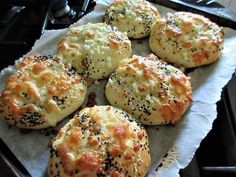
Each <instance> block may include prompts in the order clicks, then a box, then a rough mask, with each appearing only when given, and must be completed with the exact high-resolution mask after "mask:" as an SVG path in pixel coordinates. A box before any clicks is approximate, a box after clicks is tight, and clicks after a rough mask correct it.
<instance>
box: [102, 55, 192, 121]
mask: <svg viewBox="0 0 236 177" xmlns="http://www.w3.org/2000/svg"><path fill="white" fill-rule="evenodd" d="M191 96H192V89H191V84H190V78H189V77H187V76H185V75H184V73H183V72H182V71H180V70H179V69H177V68H175V67H173V66H171V65H168V64H167V63H166V62H164V61H161V60H158V59H157V57H156V56H155V55H149V56H147V57H141V56H135V55H134V56H132V58H130V59H126V60H123V61H122V62H121V63H120V65H119V67H118V68H117V70H115V72H114V73H112V74H111V76H110V78H109V80H108V83H107V86H106V97H107V99H108V101H109V102H110V104H111V105H113V106H116V107H118V108H121V109H123V110H125V111H127V112H128V113H130V114H132V115H133V116H134V117H135V118H136V119H137V120H138V121H140V122H141V123H143V124H147V125H157V124H165V123H169V122H172V123H174V122H175V121H176V120H178V119H179V118H180V117H181V116H182V114H183V113H184V112H185V111H186V109H187V107H188V105H189V103H190V102H191Z"/></svg>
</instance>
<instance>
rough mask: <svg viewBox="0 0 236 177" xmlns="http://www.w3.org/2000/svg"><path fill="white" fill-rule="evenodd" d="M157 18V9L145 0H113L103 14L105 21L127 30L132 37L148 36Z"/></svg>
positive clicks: (158, 15)
mask: <svg viewBox="0 0 236 177" xmlns="http://www.w3.org/2000/svg"><path fill="white" fill-rule="evenodd" d="M158 18H160V14H159V12H158V10H157V9H156V7H154V6H153V5H152V4H151V3H149V2H148V1H146V0H128V1H127V0H115V1H114V2H113V3H112V4H111V5H110V6H109V7H108V9H107V10H106V13H105V16H104V20H105V22H106V23H108V24H111V25H112V26H116V27H117V28H118V29H119V30H120V31H123V32H127V34H128V37H129V38H134V39H138V38H143V37H146V36H148V35H149V34H150V29H151V26H152V24H153V22H154V21H155V20H156V19H158Z"/></svg>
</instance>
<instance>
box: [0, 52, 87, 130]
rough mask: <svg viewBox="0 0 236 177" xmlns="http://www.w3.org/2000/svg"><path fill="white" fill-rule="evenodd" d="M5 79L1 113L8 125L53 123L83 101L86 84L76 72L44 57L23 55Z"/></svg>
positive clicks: (1, 98)
mask: <svg viewBox="0 0 236 177" xmlns="http://www.w3.org/2000/svg"><path fill="white" fill-rule="evenodd" d="M16 67H17V71H16V72H15V73H14V74H12V75H10V76H9V78H8V79H7V82H6V85H5V89H4V90H3V91H2V93H1V97H0V112H1V115H2V117H3V118H4V119H5V120H6V121H7V122H8V123H9V124H11V125H15V126H17V127H20V128H28V129H41V128H46V127H49V126H55V125H56V123H57V122H59V121H60V120H62V119H63V118H65V117H66V116H68V115H69V114H71V113H72V112H73V111H75V110H76V109H77V108H79V106H80V105H81V104H82V103H83V101H84V99H85V95H86V92H87V85H86V83H85V81H84V80H83V79H81V78H80V76H79V75H77V74H76V72H75V71H73V70H71V69H69V68H66V67H65V65H64V64H62V63H60V62H57V61H56V60H54V59H53V58H52V57H47V56H33V55H30V56H26V57H24V58H23V59H22V60H21V61H20V62H18V64H17V66H16Z"/></svg>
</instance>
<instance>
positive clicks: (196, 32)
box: [149, 12, 224, 68]
mask: <svg viewBox="0 0 236 177" xmlns="http://www.w3.org/2000/svg"><path fill="white" fill-rule="evenodd" d="M223 41H224V33H223V28H221V27H219V26H218V25H216V24H215V23H213V22H211V21H210V20H209V19H207V18H205V17H203V16H201V15H197V14H192V13H188V12H177V13H174V14H171V13H168V14H167V15H166V16H165V17H163V18H161V19H159V20H157V21H156V22H155V24H154V25H153V26H152V29H151V34H150V39H149V44H150V48H151V50H152V51H153V52H154V53H155V54H156V55H157V56H159V57H160V58H161V59H162V60H165V61H167V62H170V63H174V64H176V65H178V66H183V67H185V68H191V67H196V66H201V65H206V64H210V63H213V62H215V61H216V60H217V59H218V58H219V57H220V54H221V50H222V48H223Z"/></svg>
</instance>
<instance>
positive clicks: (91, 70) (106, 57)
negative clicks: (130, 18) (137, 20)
mask: <svg viewBox="0 0 236 177" xmlns="http://www.w3.org/2000/svg"><path fill="white" fill-rule="evenodd" d="M131 52H132V50H131V42H130V40H129V39H128V37H127V35H126V34H125V33H122V32H119V31H118V30H117V29H116V28H114V27H111V26H109V25H106V24H105V23H96V24H91V23H89V24H86V25H83V26H79V27H71V28H69V31H68V33H67V34H66V36H65V37H63V38H62V39H61V40H60V42H59V43H58V50H57V55H58V56H59V57H60V58H62V60H63V62H64V63H67V64H70V65H71V66H72V67H74V68H75V69H76V71H77V72H78V73H79V74H81V75H82V76H83V77H85V78H87V79H91V80H96V79H104V78H107V77H109V75H110V74H111V73H112V72H113V71H114V70H115V69H116V68H117V66H118V64H119V62H120V61H121V60H122V59H124V58H127V57H129V56H130V55H131Z"/></svg>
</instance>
